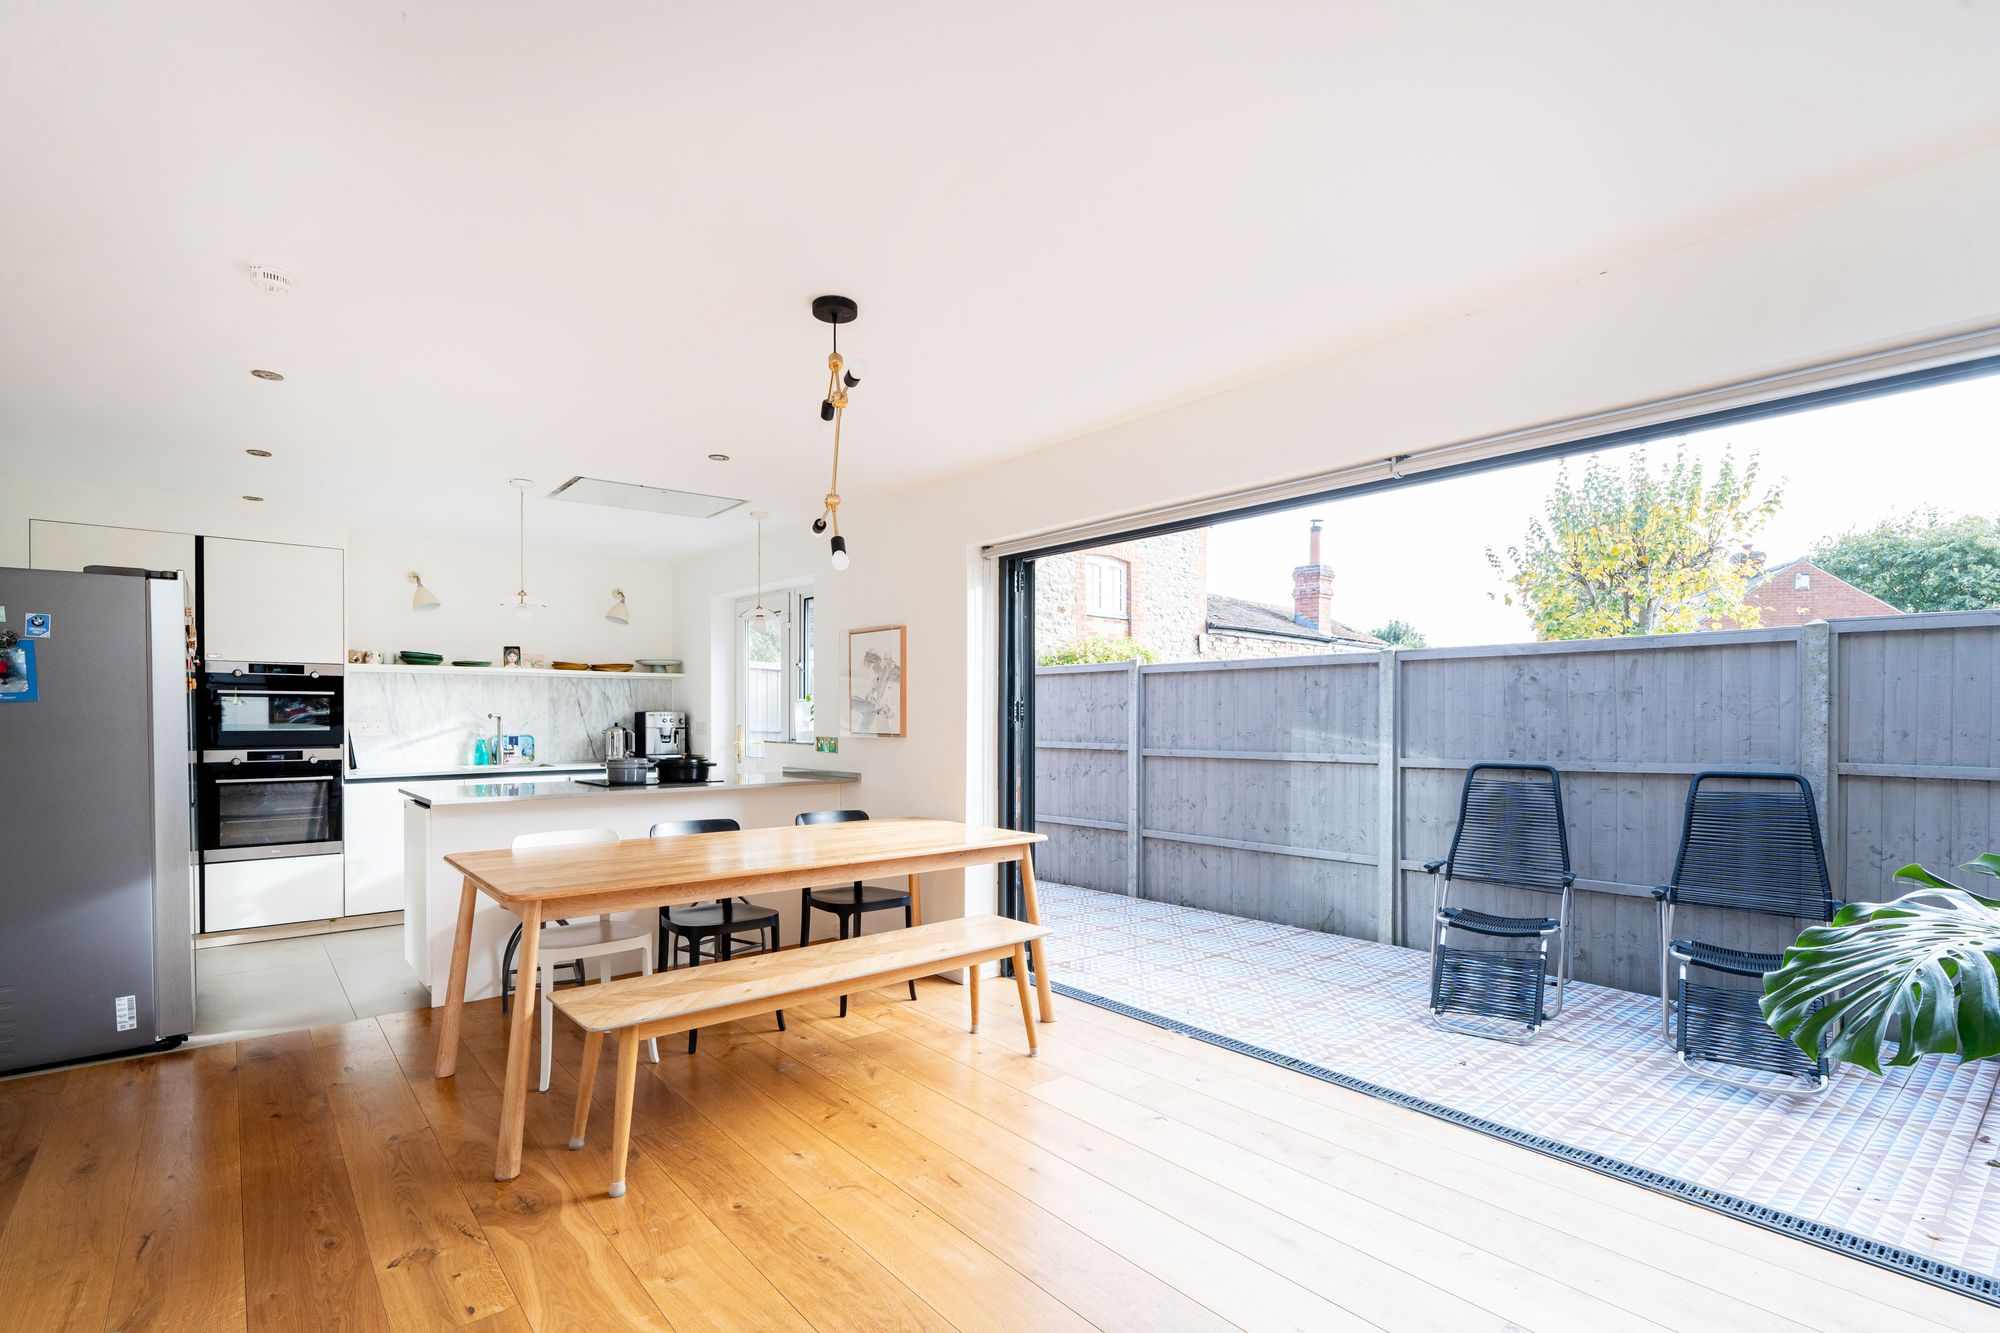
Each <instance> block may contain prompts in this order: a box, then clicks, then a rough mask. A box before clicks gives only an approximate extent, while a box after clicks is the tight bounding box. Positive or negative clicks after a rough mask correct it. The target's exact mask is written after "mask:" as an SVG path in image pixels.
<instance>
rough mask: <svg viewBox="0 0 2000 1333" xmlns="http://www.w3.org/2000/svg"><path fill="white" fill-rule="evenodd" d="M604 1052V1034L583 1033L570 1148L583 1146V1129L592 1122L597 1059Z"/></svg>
mask: <svg viewBox="0 0 2000 1333" xmlns="http://www.w3.org/2000/svg"><path fill="white" fill-rule="evenodd" d="M603 1053H604V1034H603V1033H602V1032H586V1033H584V1034H583V1068H582V1069H580V1070H578V1071H577V1075H576V1114H575V1115H574V1116H572V1117H571V1118H570V1122H569V1150H570V1151H571V1152H575V1151H576V1150H577V1149H578V1148H581V1147H582V1146H583V1131H584V1128H585V1127H586V1126H588V1125H589V1124H590V1094H591V1093H592V1092H594V1091H596V1089H597V1061H598V1059H599V1057H600V1056H602V1055H603Z"/></svg>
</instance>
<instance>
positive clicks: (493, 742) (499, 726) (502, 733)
mask: <svg viewBox="0 0 2000 1333" xmlns="http://www.w3.org/2000/svg"><path fill="white" fill-rule="evenodd" d="M486 716H488V717H490V718H492V719H493V736H492V739H490V740H488V741H487V742H486V744H487V747H488V749H487V753H488V754H489V755H490V756H491V757H492V760H493V762H494V763H496V764H503V763H505V762H507V724H506V723H505V722H503V721H502V720H501V718H500V715H499V714H498V713H488V714H487V715H486Z"/></svg>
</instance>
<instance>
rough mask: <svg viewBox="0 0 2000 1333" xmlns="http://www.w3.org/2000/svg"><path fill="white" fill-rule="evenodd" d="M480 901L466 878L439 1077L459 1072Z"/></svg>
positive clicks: (441, 1031) (446, 986)
mask: <svg viewBox="0 0 2000 1333" xmlns="http://www.w3.org/2000/svg"><path fill="white" fill-rule="evenodd" d="M478 902H479V890H477V889H475V888H473V887H472V881H471V880H469V879H468V880H466V881H465V887H463V888H461V889H460V890H459V891H458V933H457V934H455V935H453V936H452V937H451V976H450V978H449V979H448V980H447V981H446V982H445V984H444V1017H443V1018H442V1019H440V1020H439V1022H438V1048H437V1065H436V1068H435V1070H434V1072H435V1073H436V1074H437V1076H438V1077H439V1078H450V1077H451V1076H452V1075H453V1074H455V1073H457V1072H458V1027H459V1023H460V1021H461V1020H462V1019H463V1018H464V1017H465V969H466V965H467V964H468V962H469V961H470V960H471V958H472V909H473V907H474V906H475V905H476V904H477V903H478Z"/></svg>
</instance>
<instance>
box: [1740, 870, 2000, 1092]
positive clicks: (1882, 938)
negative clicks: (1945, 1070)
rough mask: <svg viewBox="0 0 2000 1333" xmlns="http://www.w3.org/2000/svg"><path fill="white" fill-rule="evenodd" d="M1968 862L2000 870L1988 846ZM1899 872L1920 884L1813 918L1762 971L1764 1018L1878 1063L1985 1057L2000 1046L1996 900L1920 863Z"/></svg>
mask: <svg viewBox="0 0 2000 1333" xmlns="http://www.w3.org/2000/svg"><path fill="white" fill-rule="evenodd" d="M1962 869H1965V870H1969V871H1972V872H1973V873H1975V874H1980V875H1987V876H1994V877H2000V856H1996V855H1995V854H1994V853H1991V852H1988V853H1987V854H1986V855H1984V856H1982V857H1980V858H1979V859H1978V860H1976V861H1971V862H1968V863H1967V864H1966V865H1965V866H1963V867H1962ZM1896 878H1897V879H1899V880H1906V881H1909V882H1911V883H1915V884H1921V885H1923V886H1924V887H1923V888H1921V889H1918V890H1917V891H1916V892H1914V893H1910V894H1906V895H1904V896H1903V897H1901V898H1898V899H1896V900H1895V901H1893V902H1886V903H1850V904H1849V905H1847V906H1846V907H1843V908H1841V909H1840V911H1839V912H1838V913H1836V914H1835V915H1834V918H1833V920H1832V921H1831V922H1830V923H1828V924H1827V925H1824V926H1811V927H1808V928H1807V929H1806V930H1804V931H1802V932H1801V933H1800V934H1799V938H1798V941H1797V942H1796V943H1795V944H1793V945H1792V947H1791V948H1789V949H1787V950H1785V959H1784V962H1783V963H1782V964H1781V965H1780V966H1779V968H1778V969H1777V971H1775V972H1771V973H1768V974H1767V975H1766V976H1765V977H1764V996H1763V1000H1762V1005H1763V1009H1764V1020H1765V1021H1766V1022H1767V1023H1769V1024H1770V1025H1771V1027H1772V1029H1773V1030H1774V1031H1775V1032H1777V1034H1778V1035H1779V1036H1781V1037H1784V1038H1786V1039H1788V1040H1789V1041H1791V1042H1792V1043H1793V1044H1795V1045H1796V1046H1797V1047H1798V1048H1799V1049H1800V1050H1802V1051H1804V1052H1805V1053H1806V1054H1807V1055H1808V1056H1812V1057H1815V1058H1817V1056H1818V1054H1819V1050H1820V1043H1821V1040H1822V1039H1823V1038H1824V1037H1825V1035H1826V1033H1827V1031H1828V1030H1829V1029H1830V1028H1832V1027H1833V1025H1834V1024H1835V1023H1838V1024H1839V1025H1840V1030H1839V1032H1838V1033H1837V1034H1836V1035H1835V1037H1834V1038H1833V1042H1832V1044H1831V1045H1830V1046H1829V1047H1827V1051H1826V1054H1827V1057H1828V1058H1829V1059H1833V1060H1839V1061H1842V1062H1844V1063H1847V1064H1853V1065H1859V1066H1861V1067H1862V1068H1863V1069H1866V1070H1869V1071H1870V1072H1872V1073H1876V1074H1879V1073H1881V1072H1882V1046H1883V1043H1884V1042H1886V1041H1888V1040H1890V1039H1891V1037H1892V1034H1893V1039H1894V1041H1895V1043H1896V1053H1895V1056H1894V1058H1893V1059H1891V1060H1890V1061H1889V1064H1890V1065H1891V1066H1892V1067H1894V1066H1897V1065H1911V1064H1915V1063H1916V1062H1917V1061H1918V1060H1919V1059H1920V1058H1922V1057H1923V1056H1926V1055H1957V1056H1958V1057H1959V1058H1961V1059H1964V1060H1983V1059H1986V1058H1988V1057H1990V1056H1994V1055H2000V900H1995V899H1992V898H1982V897H1979V896H1978V895H1977V894H1973V893H1968V892H1966V891H1965V890H1964V889H1962V888H1960V887H1958V886H1957V885H1956V884H1953V883H1952V882H1951V881H1949V880H1945V879H1940V878H1938V877H1937V876H1936V875H1933V874H1932V873H1931V872H1930V871H1928V870H1925V869H1924V868H1923V867H1922V866H1917V865H1910V866H1904V867H1903V868H1902V869H1901V870H1900V871H1898V872H1897V873H1896Z"/></svg>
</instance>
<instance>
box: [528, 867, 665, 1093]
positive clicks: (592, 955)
mask: <svg viewBox="0 0 2000 1333" xmlns="http://www.w3.org/2000/svg"><path fill="white" fill-rule="evenodd" d="M617 841H618V834H617V833H616V832H614V831H613V830H611V829H608V828H586V829H557V830H555V831H553V832H550V833H523V834H522V835H521V836H520V837H518V838H516V839H514V841H513V843H512V845H511V849H512V850H514V851H517V852H519V851H525V850H527V849H529V848H531V847H571V846H579V845H582V844H585V843H595V842H617ZM511 952H512V950H511V949H510V950H509V953H510V954H511ZM621 953H636V954H638V955H639V974H640V975H641V976H651V975H652V972H653V932H652V931H651V930H650V929H649V928H648V927H646V926H643V925H641V926H635V925H629V924H627V923H624V922H620V921H614V920H612V919H611V918H610V917H609V916H600V917H598V918H596V919H595V920H592V921H572V922H570V923H569V924H567V925H545V926H543V927H542V933H541V936H540V948H539V955H540V956H539V957H538V959H537V960H536V966H535V975H536V979H537V982H538V984H539V985H540V988H541V1011H542V1015H541V1017H542V1081H541V1091H543V1092H547V1091H548V1090H549V1071H550V1069H551V1068H552V1066H553V1062H554V1042H555V1030H556V1007H555V1005H554V1004H552V1003H551V1002H550V1001H549V992H550V991H552V990H554V989H555V984H556V969H558V968H562V967H568V966H569V965H570V964H571V963H579V964H580V963H582V962H583V961H585V960H586V959H595V960H596V961H597V979H598V980H599V981H609V980H611V958H612V956H613V955H615V954H621ZM506 966H507V964H506V962H505V961H504V959H503V961H502V963H501V967H502V969H503V970H504V969H505V968H506ZM582 970H583V969H582V968H581V967H579V968H578V969H577V971H578V972H579V973H581V972H582ZM646 1059H647V1060H649V1061H651V1062H652V1063H653V1064H658V1063H659V1062H660V1047H659V1043H658V1042H655V1041H648V1042H647V1043H646Z"/></svg>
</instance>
